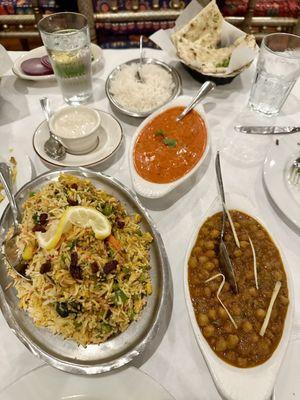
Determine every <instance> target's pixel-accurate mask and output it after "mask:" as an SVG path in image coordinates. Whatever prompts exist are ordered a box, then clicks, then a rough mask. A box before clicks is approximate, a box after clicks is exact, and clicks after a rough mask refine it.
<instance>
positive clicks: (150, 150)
mask: <svg viewBox="0 0 300 400" xmlns="http://www.w3.org/2000/svg"><path fill="white" fill-rule="evenodd" d="M183 109H184V107H173V108H170V109H168V110H166V111H164V112H162V113H161V114H159V115H158V116H156V117H155V118H154V119H153V120H152V121H150V122H149V123H148V124H147V125H146V126H145V127H144V128H143V129H142V131H141V133H140V135H139V136H138V138H137V140H136V143H135V147H134V155H133V157H134V165H135V169H136V171H137V172H138V174H139V175H140V176H141V177H142V178H144V179H145V180H147V181H150V182H154V183H169V182H173V181H176V180H177V179H180V178H182V177H183V176H184V175H186V174H187V173H188V172H189V171H190V170H191V169H192V168H193V167H194V166H195V165H196V164H197V163H198V161H199V160H200V158H201V157H202V155H203V153H204V151H205V149H206V146H207V131H206V127H205V123H204V121H203V119H202V118H201V116H200V115H199V113H198V112H196V111H194V110H192V111H191V112H190V113H189V114H187V115H186V116H185V117H184V118H183V119H182V120H181V121H179V122H177V121H176V117H177V116H178V115H179V114H180V113H181V112H182V111H183Z"/></svg>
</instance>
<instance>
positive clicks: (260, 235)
mask: <svg viewBox="0 0 300 400" xmlns="http://www.w3.org/2000/svg"><path fill="white" fill-rule="evenodd" d="M264 236H265V234H264V232H263V231H262V230H258V231H257V232H256V237H257V238H258V239H262V238H263V237H264Z"/></svg>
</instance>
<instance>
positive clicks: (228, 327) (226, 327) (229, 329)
mask: <svg viewBox="0 0 300 400" xmlns="http://www.w3.org/2000/svg"><path fill="white" fill-rule="evenodd" d="M223 329H224V331H225V332H226V333H232V332H233V330H234V326H233V325H232V322H231V321H227V322H225V324H224V328H223Z"/></svg>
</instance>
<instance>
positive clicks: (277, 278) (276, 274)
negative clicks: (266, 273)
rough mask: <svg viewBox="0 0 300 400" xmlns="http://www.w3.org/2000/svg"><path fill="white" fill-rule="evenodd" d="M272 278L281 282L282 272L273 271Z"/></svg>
mask: <svg viewBox="0 0 300 400" xmlns="http://www.w3.org/2000/svg"><path fill="white" fill-rule="evenodd" d="M273 276H274V278H275V279H276V280H277V281H281V280H282V272H281V271H274V272H273Z"/></svg>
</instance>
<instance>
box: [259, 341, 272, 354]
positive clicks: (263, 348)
mask: <svg viewBox="0 0 300 400" xmlns="http://www.w3.org/2000/svg"><path fill="white" fill-rule="evenodd" d="M257 347H258V351H259V353H260V354H263V355H265V354H268V353H269V351H270V346H269V340H268V339H265V340H263V341H260V343H258V344H257Z"/></svg>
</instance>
